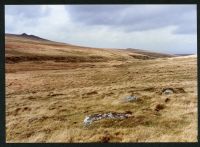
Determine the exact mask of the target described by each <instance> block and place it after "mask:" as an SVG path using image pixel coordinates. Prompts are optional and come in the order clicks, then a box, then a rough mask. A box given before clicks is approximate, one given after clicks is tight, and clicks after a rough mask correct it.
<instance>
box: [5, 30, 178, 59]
mask: <svg viewBox="0 0 200 147" xmlns="http://www.w3.org/2000/svg"><path fill="white" fill-rule="evenodd" d="M5 53H6V54H5V55H6V63H16V62H22V61H46V60H53V61H56V62H105V61H111V60H119V61H127V60H138V59H141V60H149V59H155V58H164V57H174V56H175V55H170V54H161V53H154V52H149V51H145V50H139V49H111V48H93V47H83V46H77V45H71V44H67V43H60V42H54V41H50V40H47V39H44V38H40V37H38V36H35V35H27V34H26V33H23V34H20V35H17V34H5Z"/></svg>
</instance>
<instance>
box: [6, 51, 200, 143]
mask: <svg viewBox="0 0 200 147" xmlns="http://www.w3.org/2000/svg"><path fill="white" fill-rule="evenodd" d="M113 52H114V51H113ZM102 53H103V52H102ZM117 55H119V53H117ZM126 57H127V60H125V61H120V60H114V59H113V60H109V61H107V62H85V63H82V62H78V63H66V62H54V61H40V62H36V61H34V62H33V61H27V62H19V63H15V64H6V71H7V73H6V142H106V141H109V142H197V57H196V56H190V57H184V58H182V57H173V58H158V59H154V60H137V59H131V58H130V60H128V59H129V57H128V56H127V55H126ZM165 87H171V88H174V89H179V91H178V92H177V93H174V94H172V95H168V96H166V95H162V94H160V92H161V91H162V88H165ZM184 91H185V92H184ZM130 94H134V95H136V96H138V97H139V100H138V101H136V102H133V103H122V102H121V98H123V97H124V96H126V95H130ZM167 98H168V99H169V101H167V102H166V99H167ZM158 104H159V105H163V106H164V108H163V109H162V110H160V111H156V110H155V107H156V106H157V105H158ZM110 111H114V112H125V111H131V112H132V113H133V116H132V117H129V118H127V119H123V120H117V119H115V120H112V119H111V120H100V121H96V122H94V123H93V124H91V125H90V126H88V127H84V126H83V120H84V118H85V116H87V115H90V114H95V113H106V112H110ZM188 132H189V133H188Z"/></svg>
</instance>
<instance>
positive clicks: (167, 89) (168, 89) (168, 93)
mask: <svg viewBox="0 0 200 147" xmlns="http://www.w3.org/2000/svg"><path fill="white" fill-rule="evenodd" d="M174 92H175V91H174V89H173V88H164V89H163V90H162V93H163V94H164V95H170V94H173V93H174Z"/></svg>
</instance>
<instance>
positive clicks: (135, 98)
mask: <svg viewBox="0 0 200 147" xmlns="http://www.w3.org/2000/svg"><path fill="white" fill-rule="evenodd" d="M137 99H138V97H136V96H131V95H129V96H126V97H125V101H126V102H133V101H136V100H137Z"/></svg>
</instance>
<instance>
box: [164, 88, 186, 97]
mask: <svg viewBox="0 0 200 147" xmlns="http://www.w3.org/2000/svg"><path fill="white" fill-rule="evenodd" d="M173 93H185V90H184V89H183V88H181V87H179V88H163V89H162V92H161V94H164V95H171V94H173Z"/></svg>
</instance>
